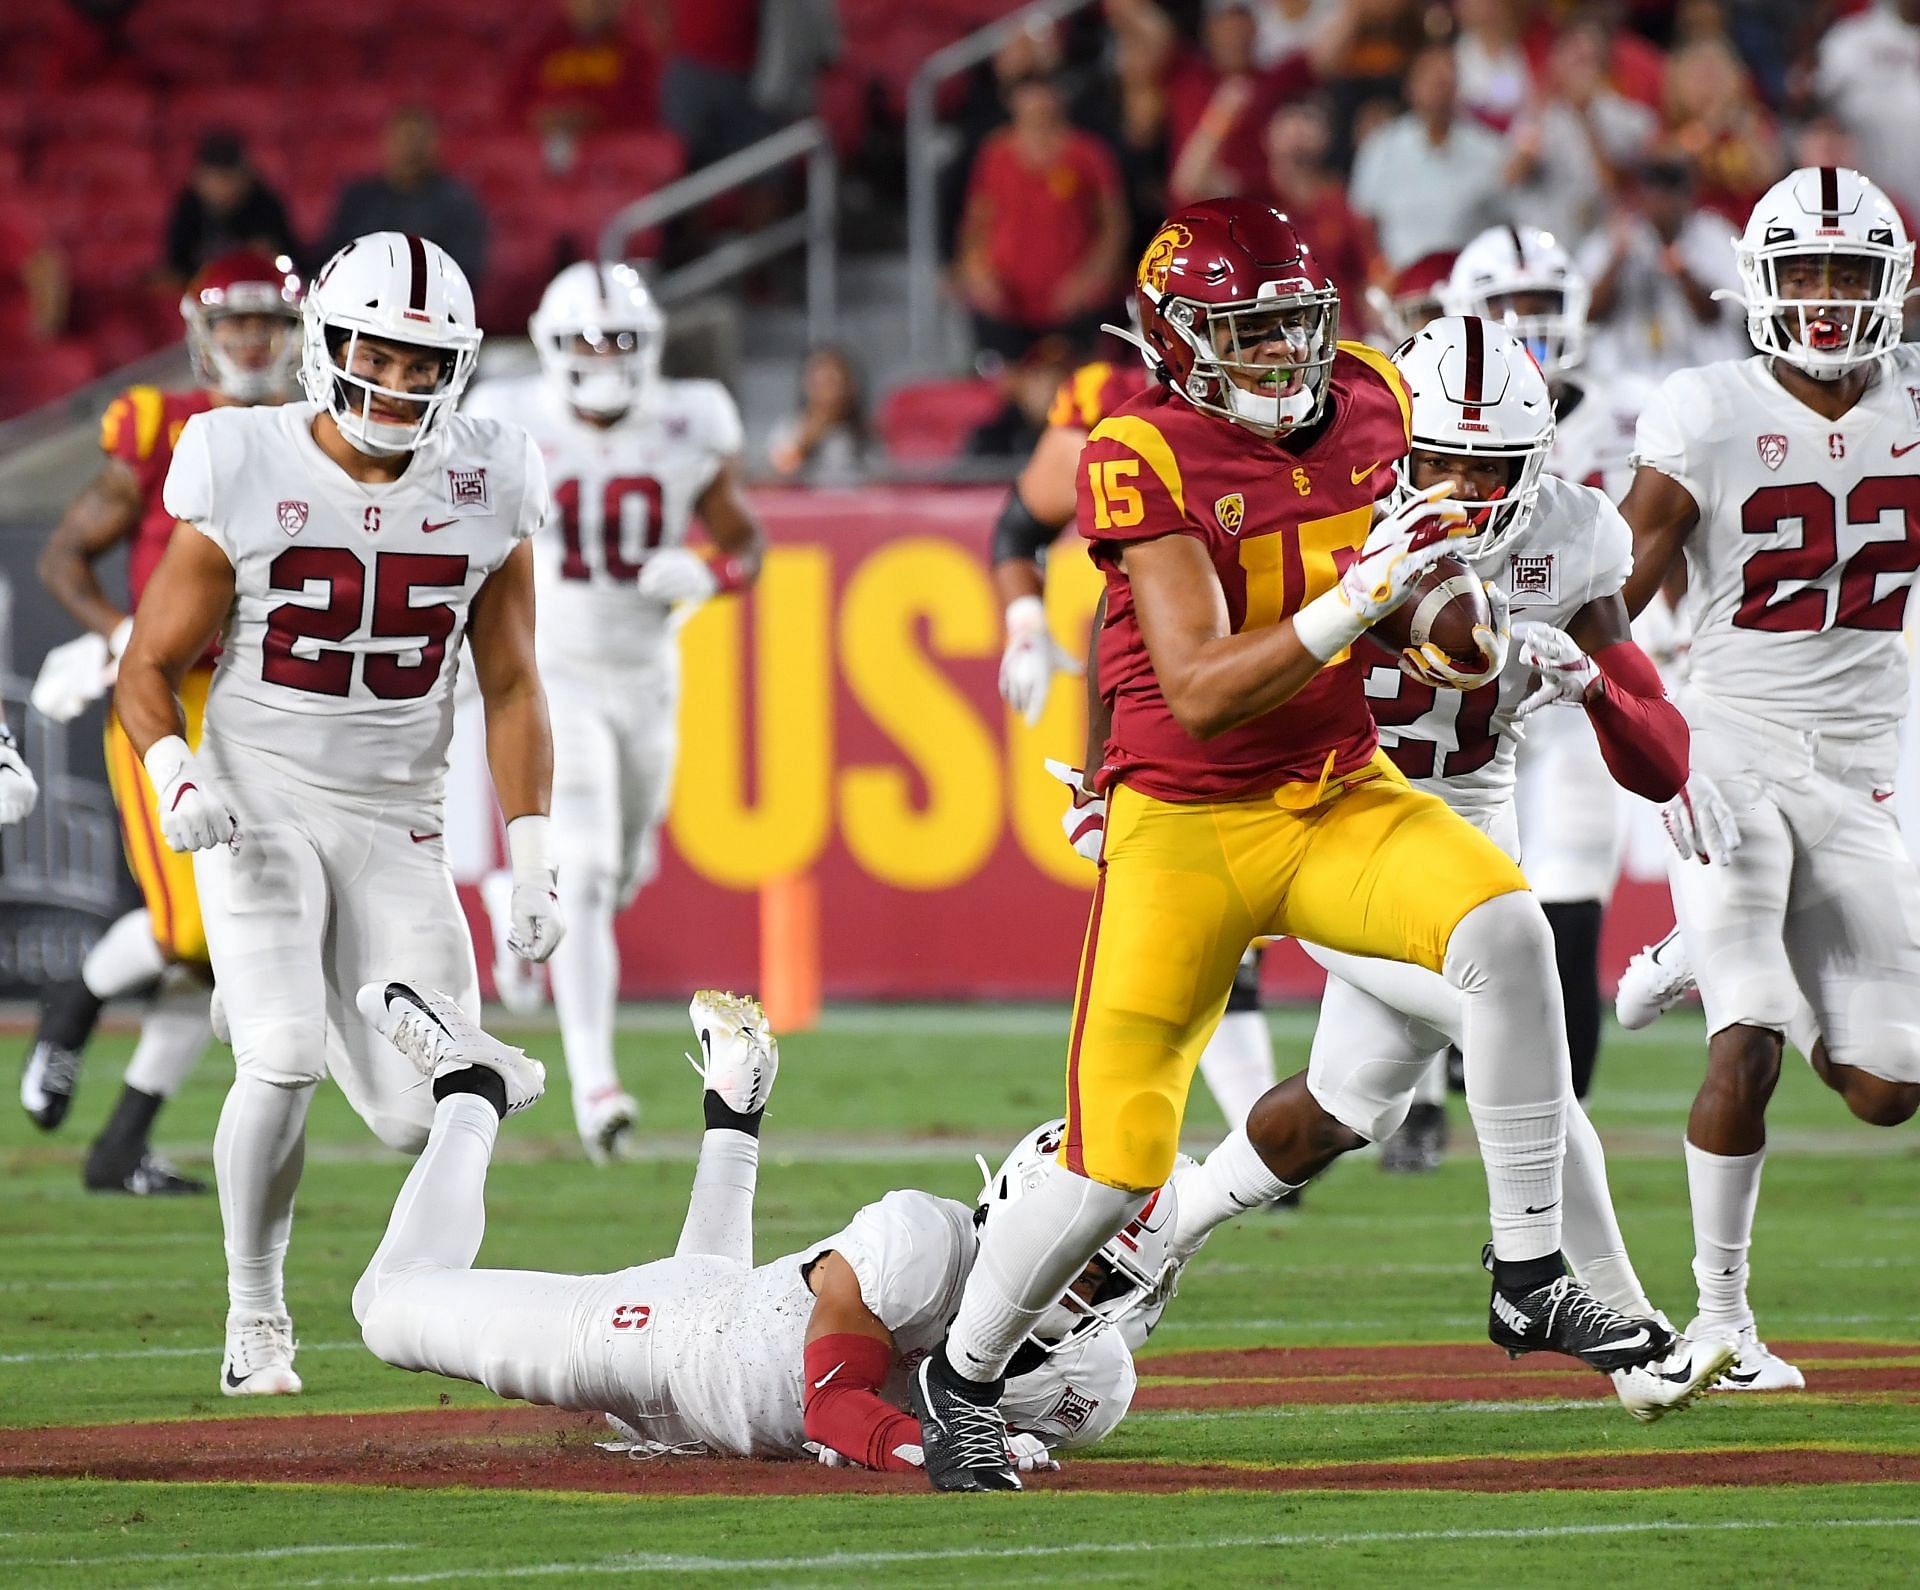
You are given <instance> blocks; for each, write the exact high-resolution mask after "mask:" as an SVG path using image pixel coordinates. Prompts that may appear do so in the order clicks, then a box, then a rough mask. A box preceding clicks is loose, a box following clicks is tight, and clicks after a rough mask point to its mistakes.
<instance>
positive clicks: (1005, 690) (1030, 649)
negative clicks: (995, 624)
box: [1000, 596, 1085, 724]
mask: <svg viewBox="0 0 1920 1590" xmlns="http://www.w3.org/2000/svg"><path fill="white" fill-rule="evenodd" d="M1084 671H1085V670H1084V668H1083V665H1082V664H1081V663H1080V661H1079V660H1078V659H1077V658H1076V657H1074V655H1073V654H1072V653H1071V652H1069V651H1067V650H1066V649H1065V648H1064V647H1062V646H1061V645H1059V644H1058V643H1057V642H1056V641H1055V640H1054V638H1053V631H1052V630H1050V629H1048V628H1047V608H1046V604H1045V603H1044V602H1042V601H1041V600H1040V598H1039V597H1037V596H1020V597H1015V598H1014V600H1013V601H1011V602H1009V603H1008V604H1007V649H1006V650H1005V651H1004V652H1002V653H1001V654H1000V699H1001V700H1002V701H1004V702H1006V704H1007V705H1008V706H1010V707H1012V708H1013V710H1014V711H1015V712H1017V713H1019V714H1020V716H1021V717H1023V718H1025V719H1026V720H1027V722H1028V723H1030V724H1033V723H1038V722H1039V721H1040V714H1041V712H1043V711H1044V710H1045V709H1046V705H1047V692H1048V691H1049V690H1050V689H1052V688H1053V676H1054V675H1055V674H1073V675H1076V676H1077V675H1079V674H1080V673H1082V672H1084Z"/></svg>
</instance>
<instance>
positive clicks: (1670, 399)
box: [1634, 345, 1920, 737]
mask: <svg viewBox="0 0 1920 1590" xmlns="http://www.w3.org/2000/svg"><path fill="white" fill-rule="evenodd" d="M1634 462H1635V464H1645V465H1648V466H1650V467H1652V468H1654V469H1657V470H1659V471H1660V473H1661V474H1663V475H1667V476H1670V477H1671V478H1672V479H1674V480H1675V481H1677V482H1679V484H1680V485H1682V486H1684V487H1685V488H1686V489H1687V491H1688V493H1689V494H1690V495H1691V496H1692V498H1693V500H1694V502H1695V504H1697V505H1698V507H1699V510H1700V522H1699V524H1698V525H1697V526H1696V527H1695V529H1694V531H1693V534H1692V535H1691V536H1690V537H1689V538H1688V540H1687V607H1688V616H1689V617H1690V618H1691V619H1692V622H1693V632H1694V637H1693V651H1692V667H1691V672H1690V673H1689V676H1688V687H1689V691H1690V692H1695V693H1698V694H1699V695H1702V696H1704V697H1706V698H1708V699H1710V700H1713V701H1718V702H1721V703H1723V704H1725V705H1727V706H1730V707H1733V708H1735V709H1737V710H1739V711H1742V712H1747V713H1751V714H1753V715H1755V716H1757V717H1761V718H1765V719H1767V720H1769V721H1771V722H1774V723H1779V724H1782V725H1784V726H1786V727H1788V728H1792V729H1798V730H1802V731H1812V730H1818V731H1821V732H1823V733H1828V734H1841V735H1846V736H1849V737H1855V736H1858V737H1864V736H1868V735H1873V734H1879V733H1883V732H1888V731H1891V730H1892V729H1893V728H1894V727H1895V726H1896V725H1897V724H1898V723H1899V721H1900V718H1901V716H1902V715H1903V714H1904V712H1905V710H1906V696H1907V658H1906V649H1905V647H1904V645H1903V644H1902V641H1901V633H1900V632H1901V626H1902V621H1903V618H1904V616H1905V612H1906V606H1907V596H1908V590H1909V587H1911V585H1912V584H1913V582H1914V578H1915V573H1916V570H1920V348H1915V347H1913V346H1911V345H1905V346H1901V347H1898V348H1895V349H1894V350H1892V351H1891V352H1890V353H1888V354H1886V355H1884V356H1883V357H1882V358H1881V359H1880V360H1879V361H1878V363H1877V365H1876V366H1875V368H1874V371H1873V376H1872V381H1871V384H1870V385H1869V386H1868V388H1867V390H1866V392H1865V393H1864V394H1862V396H1861V398H1860V401H1859V402H1858V403H1856V404H1855V405H1854V406H1853V407H1852V408H1851V409H1849V410H1848V411H1847V412H1846V413H1845V414H1843V415H1841V417H1840V418H1839V419H1837V420H1829V419H1826V418H1825V417H1823V416H1822V415H1819V414H1816V413H1815V412H1814V411H1813V410H1812V409H1810V408H1808V407H1807V406H1806V405H1805V404H1804V403H1802V402H1801V401H1800V400H1799V399H1798V398H1796V397H1794V396H1793V394H1792V393H1790V392H1788V391H1787V390H1786V388H1784V387H1783V386H1781V384H1780V383H1779V381H1778V380H1777V379H1776V378H1775V377H1774V374H1773V370H1772V363H1771V361H1770V360H1769V359H1766V358H1753V359H1743V360H1733V361H1729V362H1726V363H1722V364H1710V365H1706V366H1703V367H1702V368H1700V369H1697V370H1681V371H1677V372H1676V373H1675V374H1673V375H1670V376H1668V377H1667V379H1666V380H1665V381H1664V382H1662V383H1661V386H1660V390H1659V392H1658V393H1657V394H1656V395H1655V397H1654V400H1653V402H1652V404H1651V405H1649V407H1648V408H1647V410H1646V412H1645V413H1644V414H1642V415H1641V417H1640V428H1639V432H1638V436H1637V438H1636V440H1635V444H1634Z"/></svg>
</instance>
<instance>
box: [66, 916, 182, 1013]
mask: <svg viewBox="0 0 1920 1590" xmlns="http://www.w3.org/2000/svg"><path fill="white" fill-rule="evenodd" d="M166 967H167V957H166V955H165V954H164V953H163V952H162V950H161V948H160V946H159V945H158V944H157V943H155V942H154V937H153V918H152V917H150V916H149V915H147V913H146V911H145V910H144V909H142V910H139V911H129V912H128V913H127V914H126V915H125V916H123V917H121V918H119V920H117V921H116V922H115V923H114V924H113V925H112V926H111V927H109V928H108V929H107V931H106V932H104V933H102V934H101V935H100V939H99V942H98V943H96V944H95V945H94V946H93V948H92V949H90V950H88V951H87V958H86V959H85V960H84V961H82V962H81V963H80V981H81V982H83V983H85V984H86V985H87V991H88V992H89V993H91V994H92V995H93V997H94V998H95V999H119V998H121V997H123V996H124V995H127V994H131V993H132V992H134V990H135V989H138V988H143V987H145V986H146V985H147V984H148V983H150V982H152V981H153V980H154V979H155V978H156V977H158V976H159V975H160V974H161V973H162V972H163V971H165V970H166Z"/></svg>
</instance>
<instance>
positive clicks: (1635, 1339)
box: [1594, 1330, 1653, 1353]
mask: <svg viewBox="0 0 1920 1590" xmlns="http://www.w3.org/2000/svg"><path fill="white" fill-rule="evenodd" d="M1652 1340H1653V1338H1652V1337H1651V1336H1649V1335H1648V1334H1647V1333H1646V1332H1645V1331H1644V1330H1637V1331H1635V1332H1634V1333H1633V1334H1632V1335H1631V1336H1622V1337H1621V1338H1620V1339H1619V1340H1618V1341H1612V1342H1601V1343H1600V1345H1599V1346H1598V1347H1596V1348H1594V1351H1595V1352H1606V1353H1610V1352H1614V1351H1616V1350H1618V1349H1620V1348H1623V1347H1645V1346H1646V1345H1647V1344H1648V1343H1649V1342H1651V1341H1652Z"/></svg>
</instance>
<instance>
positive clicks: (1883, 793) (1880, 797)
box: [1873, 789, 1893, 804]
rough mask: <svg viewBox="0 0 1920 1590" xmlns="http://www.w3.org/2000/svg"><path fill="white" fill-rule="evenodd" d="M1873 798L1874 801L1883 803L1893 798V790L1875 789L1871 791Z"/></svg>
mask: <svg viewBox="0 0 1920 1590" xmlns="http://www.w3.org/2000/svg"><path fill="white" fill-rule="evenodd" d="M1873 798H1874V800H1875V801H1877V802H1880V803H1882V804H1884V803H1885V802H1887V801H1890V800H1892V799H1893V791H1892V790H1890V789H1877V790H1875V791H1874V792H1873Z"/></svg>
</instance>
